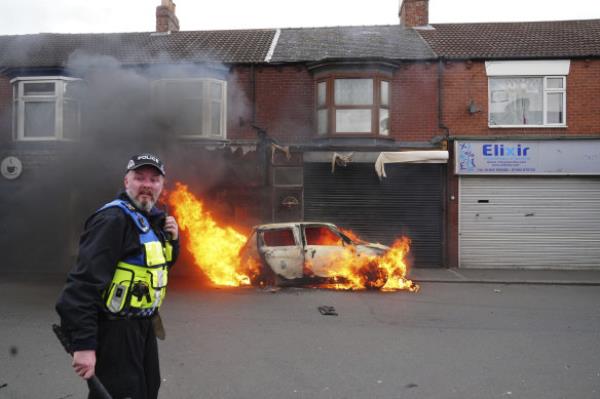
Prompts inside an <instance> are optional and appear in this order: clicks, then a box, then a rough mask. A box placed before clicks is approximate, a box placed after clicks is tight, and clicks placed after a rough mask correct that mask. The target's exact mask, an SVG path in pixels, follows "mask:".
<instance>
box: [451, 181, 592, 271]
mask: <svg viewBox="0 0 600 399" xmlns="http://www.w3.org/2000/svg"><path fill="white" fill-rule="evenodd" d="M459 214H460V216H459V234H460V236H459V252H460V255H459V256H460V266H461V267H472V268H479V267H480V268H489V267H506V268H510V267H515V268H600V178H598V177H556V176H554V177H526V176H520V177H499V176H490V177H462V178H461V180H460V211H459Z"/></svg>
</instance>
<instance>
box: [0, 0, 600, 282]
mask: <svg viewBox="0 0 600 399" xmlns="http://www.w3.org/2000/svg"><path fill="white" fill-rule="evenodd" d="M174 10H175V9H174V6H173V4H172V3H170V2H169V1H166V2H163V5H161V6H159V7H158V8H157V13H156V15H157V31H156V32H143V33H113V34H38V35H23V36H2V37H0V140H1V141H0V146H1V147H0V158H1V159H0V160H1V161H2V175H3V178H2V179H1V180H0V192H1V195H0V198H1V199H2V202H3V204H2V205H3V207H2V208H3V209H4V212H5V213H6V216H5V217H3V218H2V219H3V220H4V221H5V222H4V223H3V229H2V231H1V234H2V235H3V237H2V241H1V242H3V243H5V245H6V243H9V242H15V237H16V238H17V240H16V241H17V242H18V243H20V244H21V245H14V246H13V245H11V246H10V248H7V253H9V254H11V255H10V256H9V258H11V259H13V262H19V268H22V269H23V270H24V271H25V270H39V269H40V268H45V269H43V271H51V270H52V269H54V270H56V271H60V270H66V269H67V268H68V266H69V263H68V262H64V261H65V260H66V259H68V258H69V257H70V256H72V255H73V253H74V252H75V246H76V237H77V236H78V234H79V231H80V229H81V223H82V222H81V221H82V219H83V217H84V215H87V214H89V212H91V211H92V210H93V209H94V207H95V206H97V205H98V204H99V203H101V201H102V200H104V199H107V198H110V197H111V196H112V195H113V194H114V190H115V189H116V188H117V187H118V186H115V187H112V186H111V185H110V184H108V183H107V182H111V181H115V182H119V179H120V175H122V173H123V169H124V165H121V163H122V162H123V160H126V159H128V157H129V156H130V155H131V154H132V153H136V152H139V151H140V150H141V149H140V143H141V140H142V139H144V140H145V141H144V143H151V144H150V146H151V148H148V144H144V145H145V148H144V149H143V150H151V151H157V152H159V153H161V154H162V155H163V157H164V158H165V159H166V161H167V165H168V166H169V168H170V169H169V172H168V173H169V178H170V179H171V182H172V181H173V180H177V181H181V182H183V183H185V184H187V185H189V186H190V187H191V188H192V190H193V191H195V192H196V193H198V194H200V195H202V196H203V198H206V199H207V200H208V201H211V202H212V203H213V204H214V206H215V207H216V208H215V209H216V211H217V212H219V213H220V214H222V215H223V217H224V218H226V219H227V220H228V221H230V222H231V223H234V224H236V225H240V226H248V227H249V226H252V225H253V224H257V223H265V222H272V221H273V222H276V221H290V220H320V221H328V222H333V223H336V224H338V225H340V226H344V227H347V228H350V229H352V230H354V231H356V232H357V233H359V234H360V235H361V236H362V237H363V238H365V239H367V240H369V241H379V242H382V243H390V242H391V241H392V240H393V239H394V238H395V237H397V236H399V235H408V236H409V237H410V238H411V240H412V249H411V255H412V262H413V265H414V266H415V267H519V268H523V267H525V268H527V267H534V268H535V267H551V268H598V267H600V261H599V260H598V259H600V245H599V244H600V230H599V229H598V228H597V227H596V226H597V225H598V224H599V223H600V200H599V198H600V177H599V175H600V105H599V103H598V102H597V101H596V97H597V95H598V94H599V93H600V80H599V79H598V76H600V59H599V56H600V20H582V21H556V22H523V23H475V24H429V21H428V1H426V0H404V1H403V2H402V3H401V6H400V10H399V22H398V24H396V25H386V26H347V27H324V28H297V29H293V28H288V29H258V30H222V31H181V30H179V23H178V21H177V17H176V16H175V13H174ZM146 139H148V140H146ZM99 198H101V200H100V199H99ZM57 231H59V232H60V233H57ZM32 242H35V243H37V244H39V245H37V246H36V248H38V249H37V251H36V253H35V254H30V253H27V252H26V251H24V250H23V248H25V247H26V245H27V246H29V245H31V243H32ZM28 258H32V260H31V261H24V260H25V259H28ZM40 260H42V262H40Z"/></svg>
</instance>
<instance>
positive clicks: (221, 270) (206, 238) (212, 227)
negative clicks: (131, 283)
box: [168, 183, 419, 292]
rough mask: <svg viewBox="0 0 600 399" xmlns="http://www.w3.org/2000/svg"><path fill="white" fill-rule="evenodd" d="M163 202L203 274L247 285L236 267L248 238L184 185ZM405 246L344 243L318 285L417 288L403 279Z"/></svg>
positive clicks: (322, 241) (328, 238) (322, 240)
mask: <svg viewBox="0 0 600 399" xmlns="http://www.w3.org/2000/svg"><path fill="white" fill-rule="evenodd" d="M168 202H169V204H170V205H171V206H172V208H173V209H174V216H175V218H176V219H177V221H178V223H179V228H180V230H181V231H182V232H187V233H188V234H187V237H186V238H187V249H188V250H189V252H190V253H191V254H192V256H193V258H194V262H195V263H196V265H197V266H198V267H200V268H201V269H202V271H203V272H204V274H205V275H206V276H207V277H208V278H209V279H210V280H211V281H212V282H213V283H214V284H215V285H220V286H233V287H237V286H241V285H248V284H250V278H249V277H248V276H246V275H245V274H243V273H241V272H240V270H242V269H241V267H240V266H241V265H240V263H241V259H240V257H239V252H240V250H241V249H242V247H243V246H244V244H245V243H246V240H247V237H246V236H244V235H243V234H241V233H240V232H238V231H237V230H235V229H234V228H232V227H224V226H220V225H219V224H218V223H217V222H216V221H215V219H214V217H213V215H212V214H211V213H210V212H209V211H207V210H205V208H204V204H203V202H202V201H200V200H198V199H197V198H195V197H194V195H193V194H191V193H190V192H189V189H188V187H187V186H186V185H184V184H181V183H176V186H175V190H173V191H172V192H170V193H168ZM326 231H328V230H326V229H325V230H323V231H322V232H326ZM341 231H342V232H343V233H344V234H345V235H346V236H348V237H350V238H351V239H352V240H353V241H354V242H356V243H364V241H362V240H361V239H360V238H359V237H358V236H357V235H356V234H355V233H354V232H352V231H350V230H344V229H341ZM332 235H333V234H330V235H327V234H326V233H324V234H323V235H319V236H317V237H314V238H313V240H312V242H317V243H318V245H341V240H340V239H339V237H338V236H335V237H333V236H332ZM409 247H410V240H409V239H408V238H406V237H403V238H401V239H399V240H396V242H394V244H393V245H392V246H391V249H390V250H389V251H387V252H386V253H385V254H384V255H381V256H375V255H365V254H357V252H356V248H355V247H354V246H348V247H346V250H344V251H341V252H338V253H336V254H335V255H332V256H331V258H330V259H327V261H326V263H327V265H328V268H327V270H328V273H329V277H330V278H331V280H332V281H333V283H332V284H321V285H320V286H321V287H324V288H333V289H340V290H348V289H353V290H355V289H367V288H374V289H381V290H382V291H395V290H408V291H411V292H416V291H418V289H419V286H418V285H416V284H414V283H413V282H412V281H410V280H407V279H406V271H407V267H406V264H405V262H404V259H405V256H406V255H407V254H408V251H409ZM246 266H247V268H246V269H247V270H248V272H249V273H258V271H259V268H260V265H246ZM312 269H313V268H312V265H311V263H310V261H306V262H305V265H304V273H305V274H306V275H310V274H312V272H311V270H312Z"/></svg>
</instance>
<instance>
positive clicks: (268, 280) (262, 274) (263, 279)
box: [250, 266, 277, 287]
mask: <svg viewBox="0 0 600 399" xmlns="http://www.w3.org/2000/svg"><path fill="white" fill-rule="evenodd" d="M250 283H251V284H252V285H254V286H257V287H267V286H274V285H277V276H276V275H275V273H274V272H273V270H271V268H269V267H265V266H261V267H260V271H259V272H258V273H257V274H255V275H253V276H251V277H250Z"/></svg>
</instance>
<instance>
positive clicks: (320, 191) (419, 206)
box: [304, 163, 446, 267]
mask: <svg viewBox="0 0 600 399" xmlns="http://www.w3.org/2000/svg"><path fill="white" fill-rule="evenodd" d="M445 167H446V165H440V164H389V165H386V172H387V176H388V177H387V178H386V179H383V180H382V181H380V180H379V178H378V177H377V175H376V174H375V169H374V167H373V164H370V163H353V164H350V165H348V166H347V167H345V168H341V167H337V168H336V169H335V173H334V174H332V173H331V164H324V163H305V165H304V220H308V221H327V222H331V223H335V224H337V225H338V226H341V227H344V228H349V229H351V230H353V231H355V232H356V233H358V234H359V236H360V237H361V238H363V239H365V240H367V241H373V242H380V243H383V244H391V243H392V242H393V241H394V239H395V238H397V237H400V236H402V235H406V236H408V237H410V239H411V240H412V245H411V256H412V258H413V261H414V263H413V264H414V266H416V267H440V266H442V263H443V262H442V252H443V241H444V240H443V224H442V222H443V203H442V199H443V187H444V183H443V182H444V176H445Z"/></svg>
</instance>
